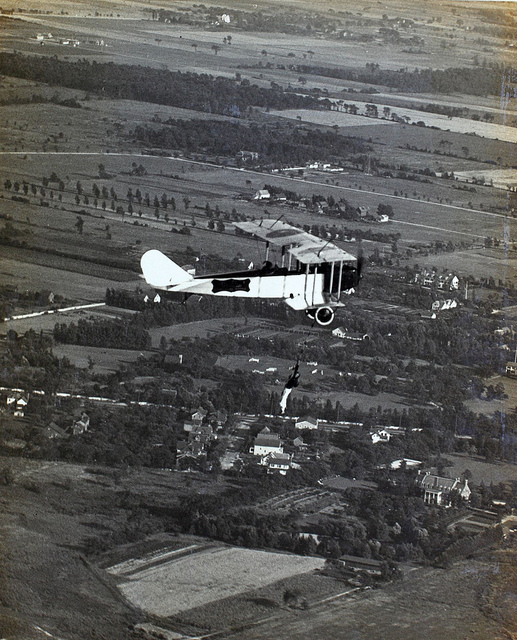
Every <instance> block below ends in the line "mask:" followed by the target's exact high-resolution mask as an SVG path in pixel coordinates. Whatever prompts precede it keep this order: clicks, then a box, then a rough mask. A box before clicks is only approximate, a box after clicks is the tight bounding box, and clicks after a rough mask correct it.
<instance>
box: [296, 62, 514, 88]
mask: <svg viewBox="0 0 517 640" xmlns="http://www.w3.org/2000/svg"><path fill="white" fill-rule="evenodd" d="M290 68H291V69H292V70H293V71H295V72H296V73H302V74H306V75H318V76H324V77H329V78H338V79H340V80H353V81H355V82H364V83H367V84H376V85H383V86H386V87H393V88H396V89H399V90H400V91H407V92H410V93H413V92H414V93H444V94H449V93H455V92H457V93H465V94H467V95H487V94H488V95H499V94H500V92H501V84H502V77H507V78H511V77H513V75H514V74H515V71H514V70H513V69H512V68H511V67H507V68H504V67H503V65H500V64H498V63H493V64H491V65H490V66H488V67H486V68H484V67H476V68H470V67H456V68H449V69H414V70H413V71H410V70H409V69H407V68H404V69H398V70H396V71H395V70H392V69H381V68H374V69H372V68H369V69H361V68H343V67H340V68H337V67H335V68H331V67H322V66H309V65H304V64H298V65H290Z"/></svg>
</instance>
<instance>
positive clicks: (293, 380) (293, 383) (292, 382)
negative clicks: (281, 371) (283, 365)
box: [280, 358, 300, 413]
mask: <svg viewBox="0 0 517 640" xmlns="http://www.w3.org/2000/svg"><path fill="white" fill-rule="evenodd" d="M299 367H300V358H298V359H297V360H296V364H295V365H294V368H293V372H292V374H291V375H290V376H289V379H288V380H287V382H286V383H285V387H284V391H283V393H282V398H281V399H280V408H281V409H282V413H285V410H286V407H287V398H288V397H289V395H290V393H291V391H292V390H293V389H294V388H295V387H297V386H298V383H299V380H300V373H299V371H298V369H299Z"/></svg>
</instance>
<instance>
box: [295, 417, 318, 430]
mask: <svg viewBox="0 0 517 640" xmlns="http://www.w3.org/2000/svg"><path fill="white" fill-rule="evenodd" d="M318 423H319V420H318V418H313V417H312V416H305V418H300V419H299V420H297V421H296V422H295V423H294V428H295V429H317V428H318Z"/></svg>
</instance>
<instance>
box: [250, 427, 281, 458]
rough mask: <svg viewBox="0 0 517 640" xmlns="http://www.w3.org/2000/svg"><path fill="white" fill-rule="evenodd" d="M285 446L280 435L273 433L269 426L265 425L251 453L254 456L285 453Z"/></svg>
mask: <svg viewBox="0 0 517 640" xmlns="http://www.w3.org/2000/svg"><path fill="white" fill-rule="evenodd" d="M283 451H284V447H283V444H282V441H281V440H280V436H279V435H278V434H276V433H272V432H271V430H270V429H268V427H264V428H263V429H262V431H261V432H260V433H259V434H258V435H257V437H256V438H255V442H254V443H253V446H252V447H251V448H250V453H252V454H253V455H254V456H267V455H268V454H269V453H283Z"/></svg>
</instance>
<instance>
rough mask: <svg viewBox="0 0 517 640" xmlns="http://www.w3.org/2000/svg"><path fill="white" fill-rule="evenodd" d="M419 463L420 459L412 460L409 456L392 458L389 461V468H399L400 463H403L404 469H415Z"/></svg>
mask: <svg viewBox="0 0 517 640" xmlns="http://www.w3.org/2000/svg"><path fill="white" fill-rule="evenodd" d="M421 464H422V462H421V461H420V460H413V459H411V458H400V459H399V460H393V462H391V463H390V469H393V470H394V471H395V470H396V469H400V468H401V467H402V465H404V466H405V467H406V469H416V468H417V467H419V466H420V465H421Z"/></svg>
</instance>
